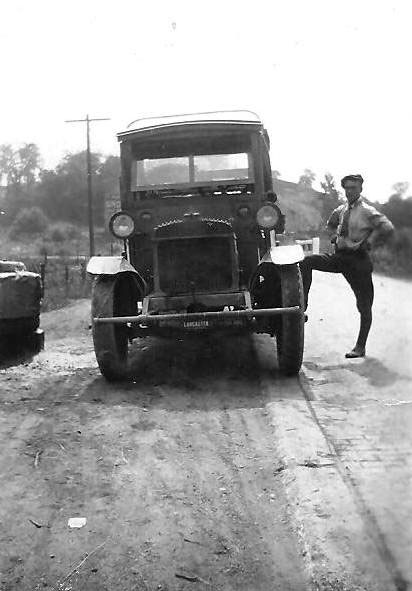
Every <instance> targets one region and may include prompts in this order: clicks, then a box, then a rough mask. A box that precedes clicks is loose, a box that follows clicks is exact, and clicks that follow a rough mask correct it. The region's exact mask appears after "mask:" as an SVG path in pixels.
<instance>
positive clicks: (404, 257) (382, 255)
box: [372, 228, 412, 277]
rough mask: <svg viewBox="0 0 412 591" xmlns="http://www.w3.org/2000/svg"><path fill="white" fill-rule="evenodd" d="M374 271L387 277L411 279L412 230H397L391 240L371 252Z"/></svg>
mask: <svg viewBox="0 0 412 591" xmlns="http://www.w3.org/2000/svg"><path fill="white" fill-rule="evenodd" d="M372 256H373V262H374V266H375V269H376V270H377V271H381V272H382V273H386V274H388V275H397V276H408V277H412V228H398V229H396V230H395V235H394V237H393V239H392V240H391V241H390V242H389V243H387V244H385V245H384V246H381V247H380V248H377V249H375V250H374V252H373V255H372Z"/></svg>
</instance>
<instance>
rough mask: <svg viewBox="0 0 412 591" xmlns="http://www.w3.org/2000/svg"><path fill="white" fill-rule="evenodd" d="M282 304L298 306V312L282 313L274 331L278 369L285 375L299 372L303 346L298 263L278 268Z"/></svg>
mask: <svg viewBox="0 0 412 591" xmlns="http://www.w3.org/2000/svg"><path fill="white" fill-rule="evenodd" d="M279 273H280V282H281V297H282V306H299V307H300V312H299V313H298V314H283V315H282V316H281V317H280V318H279V323H278V329H277V331H276V342H277V350H278V363H279V369H280V371H281V372H282V373H284V374H285V375H288V376H291V375H296V374H298V373H299V370H300V368H301V365H302V359H303V346H304V326H305V320H304V299H303V286H302V277H301V274H300V269H299V266H298V265H295V264H294V265H285V266H282V267H280V268H279Z"/></svg>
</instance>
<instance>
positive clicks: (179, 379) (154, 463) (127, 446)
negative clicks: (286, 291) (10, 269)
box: [0, 277, 410, 591]
mask: <svg viewBox="0 0 412 591" xmlns="http://www.w3.org/2000/svg"><path fill="white" fill-rule="evenodd" d="M335 280H336V278H335V277H333V278H327V279H322V281H323V283H322V282H320V283H315V285H314V287H313V294H314V295H315V298H314V300H315V302H314V304H312V307H311V317H310V323H309V325H308V328H307V346H306V351H305V364H304V368H303V371H302V374H301V376H300V379H299V380H298V379H282V378H281V377H280V376H279V375H278V374H277V371H276V364H275V361H274V346H273V343H272V341H271V340H270V339H269V338H268V337H261V336H259V337H250V338H246V337H245V338H241V339H239V338H233V339H231V340H229V341H225V342H222V340H213V339H212V340H204V341H203V340H202V341H188V342H178V343H171V342H167V341H159V340H151V339H147V340H143V341H142V342H141V343H139V344H138V345H137V346H136V360H135V368H136V372H135V373H136V379H135V381H134V382H132V383H128V384H123V385H113V384H110V385H109V384H107V383H106V382H105V381H104V380H103V378H102V377H101V376H100V374H99V372H98V369H97V367H96V362H95V358H94V354H93V349H92V345H91V335H90V331H89V329H88V325H89V302H87V301H80V302H77V303H75V304H74V305H72V306H70V307H68V308H65V309H64V310H60V311H56V312H51V313H48V314H45V315H44V317H43V321H42V325H43V328H45V330H46V350H45V351H44V352H42V353H41V354H39V355H38V356H35V357H33V358H32V359H30V358H27V359H23V360H22V359H20V360H17V359H16V358H15V357H13V356H11V357H10V359H9V361H7V362H4V363H3V364H2V366H1V368H0V389H1V400H0V444H1V454H0V474H1V476H0V485H1V491H2V493H1V504H0V526H1V529H0V549H1V553H0V572H1V576H0V589H1V590H2V591H9V590H14V589H16V590H22V591H26V590H27V591H28V590H30V591H32V590H39V589H56V590H57V589H64V590H66V591H76V590H82V591H83V590H86V591H89V590H90V591H93V590H96V591H97V590H99V591H102V590H106V589H107V590H109V589H110V590H117V589H119V590H125V591H129V590H132V589H133V590H134V589H136V590H137V589H139V590H146V589H148V590H149V589H150V590H152V589H153V590H154V589H159V590H170V591H171V590H180V589H181V590H185V589H196V590H198V589H199V590H203V589H213V590H214V589H216V590H220V589H222V590H232V589H233V590H248V591H249V590H250V591H255V590H262V591H269V590H276V589H279V590H287V589H290V590H293V591H295V590H296V591H299V590H300V589H302V590H303V589H325V590H332V589H333V590H336V591H345V590H346V591H350V590H354V589H359V590H360V589H368V590H369V589H370V590H377V589H379V590H380V591H381V590H382V591H389V590H390V589H403V590H406V589H407V588H408V586H407V585H408V573H407V570H408V568H407V558H406V556H407V553H408V551H409V550H410V546H408V544H409V539H407V536H406V535H405V536H404V537H403V538H402V541H403V542H404V546H403V548H397V544H396V540H394V535H395V533H396V532H394V530H393V527H392V525H393V524H392V522H391V521H390V519H389V521H388V516H387V515H386V517H385V518H386V521H385V520H384V519H383V520H381V517H380V515H381V512H385V507H387V505H385V500H386V501H387V498H386V497H382V499H381V502H380V503H377V508H376V511H375V500H374V497H373V495H372V493H371V490H372V488H373V486H375V489H376V479H375V481H374V483H372V482H371V481H370V480H369V479H367V478H366V471H365V470H364V466H365V464H362V463H359V466H362V469H363V472H362V471H359V470H358V471H356V470H355V468H356V465H357V464H356V462H357V460H358V459H359V454H361V453H362V451H364V448H362V446H358V447H359V448H357V447H356V442H357V441H358V440H357V439H356V433H355V432H354V431H356V428H357V427H358V428H359V429H360V430H361V431H362V429H363V431H362V436H363V437H365V432H366V431H367V427H368V424H369V423H368V420H366V419H365V420H363V419H362V420H363V422H362V423H360V422H359V421H360V419H359V417H358V423H356V422H355V423H354V424H352V423H350V422H349V423H345V421H343V422H342V417H343V415H345V417H346V416H348V415H349V413H350V412H352V411H353V413H354V412H355V410H356V409H355V408H353V391H354V388H355V391H356V392H357V398H356V401H357V406H359V400H360V399H361V398H362V396H363V390H362V387H363V386H362V387H361V388H359V382H356V384H355V386H356V387H355V386H354V382H353V375H354V371H353V368H354V367H355V368H358V369H357V372H358V373H357V374H355V377H359V375H360V379H363V378H364V377H365V379H366V380H367V381H368V384H369V385H370V388H369V389H367V390H366V391H365V397H366V399H367V400H368V401H369V403H370V401H371V400H372V399H373V398H374V397H376V395H377V393H378V394H379V393H382V388H381V386H379V385H376V383H375V385H374V382H373V379H374V376H376V367H377V366H378V365H379V363H378V361H377V360H376V358H374V357H373V358H372V360H371V359H367V360H361V362H360V363H357V362H355V364H354V365H353V364H350V362H348V361H346V362H345V361H342V353H343V352H344V351H345V347H344V345H346V343H343V342H342V344H341V340H342V332H340V331H339V325H338V323H339V314H340V312H341V310H340V309H339V308H338V307H336V310H335V309H334V307H333V306H329V308H328V309H329V313H328V315H327V316H326V317H324V315H323V313H322V310H323V308H322V307H321V303H320V302H321V298H322V297H324V296H322V295H321V294H322V293H323V294H324V293H325V291H326V293H327V295H326V300H327V301H329V302H330V301H331V297H332V296H331V294H332V295H333V294H334V293H335V291H334V290H335V289H336V284H335ZM389 283H390V282H389V280H385V286H386V285H389ZM337 285H338V290H339V289H340V290H345V287H343V284H339V283H338V284H337ZM391 285H392V284H391ZM395 285H396V289H397V290H398V291H397V293H400V292H399V286H398V285H397V284H395ZM388 289H389V288H388ZM317 290H318V291H317ZM328 290H329V291H328ZM383 291H384V290H381V296H379V297H382V301H378V306H379V309H380V310H382V309H384V308H385V305H386V304H385V302H386V300H385V297H383V295H382V292H383ZM316 294H319V297H317V295H316ZM328 294H329V295H328ZM340 296H341V297H342V298H343V300H342V301H343V302H345V301H346V300H345V298H346V297H348V298H350V297H351V296H350V294H349V293H347V292H346V291H342V294H340ZM347 301H348V302H349V306H348V309H350V306H352V305H353V303H352V302H351V301H350V300H349V299H348V300H347ZM382 306H383V308H382ZM350 313H351V312H348V314H350ZM381 319H382V314H381ZM352 320H356V317H355V316H353V317H352ZM341 327H342V323H341ZM406 328H407V327H406V326H405V329H406ZM351 329H352V327H351V319H350V317H349V320H348V322H347V323H346V324H345V326H344V327H343V328H342V331H343V338H348V339H349V338H352V336H354V333H353V332H351ZM398 329H399V330H400V331H401V333H402V335H403V334H404V332H402V331H403V327H402V323H400V324H399V327H398ZM375 330H378V331H380V332H379V334H381V333H384V332H385V328H384V327H382V324H381V322H378V323H377V325H376V328H375ZM386 330H387V329H386ZM405 338H406V341H405V342H406V344H405V343H404V346H403V348H402V352H401V353H400V354H404V352H405V350H407V348H408V346H409V340H408V338H407V337H406V336H405ZM337 339H340V340H339V347H338V346H336V343H337ZM373 342H374V343H375V344H374V345H373V347H375V349H376V348H377V349H378V351H377V352H375V350H374V349H372V350H373V352H374V354H375V355H381V357H382V356H383V351H382V349H379V347H380V346H381V345H379V346H378V345H377V344H376V343H377V339H376V338H375V339H374V341H373ZM351 344H352V342H348V343H347V345H348V346H349V345H351ZM382 347H383V346H382ZM346 348H347V347H346ZM338 358H339V363H338ZM391 363H393V364H394V367H395V365H396V364H397V363H399V355H394V356H393V362H391ZM339 364H340V365H339ZM362 364H363V365H362ZM368 364H369V365H368ZM337 365H339V367H336V366H337ZM382 366H383V364H382V363H381V364H380V365H379V367H378V369H380V373H379V372H378V373H379V376H380V377H379V379H380V380H381V382H382V380H383V381H384V382H385V379H386V378H385V376H386V377H387V376H388V373H387V371H390V372H392V373H391V374H390V375H391V376H392V378H393V379H392V382H391V387H393V388H396V385H395V386H393V383H397V379H398V378H397V377H396V376H398V375H399V374H398V373H396V371H395V369H391V370H390V369H388V370H387V371H386V373H385V370H384V369H382ZM331 368H332V369H331ZM362 368H363V369H362ZM339 372H340V373H339ZM362 372H363V373H362ZM394 376H395V377H394ZM393 380H395V381H393ZM375 382H376V380H375ZM386 382H387V379H386ZM362 383H363V382H362ZM402 383H403V384H405V381H404V382H402ZM322 388H323V390H322ZM327 388H329V390H328V389H327ZM393 392H394V391H392V394H393ZM351 405H352V406H351ZM362 416H363V415H362ZM345 424H346V425H348V428H350V429H351V436H350V437H348V438H347V441H346V447H345V446H342V445H341V446H340V447H339V445H338V444H339V442H340V441H341V440H343V439H345V428H346V427H345ZM362 425H363V427H362ZM403 428H404V430H405V431H406V422H405V425H404V427H403ZM336 429H338V430H336ZM352 440H353V442H355V445H354V446H352V447H351V441H352ZM403 441H404V440H403ZM404 443H405V441H404ZM408 449H409V443H407V444H405V445H403V447H402V452H403V453H404V456H405V457H406V450H408ZM345 453H346V454H350V453H352V456H351V457H350V460H351V463H350V466H351V467H354V469H353V470H352V472H351V475H350V476H351V477H350V478H349V477H348V475H347V473H346V472H345V470H346V468H343V469H342V462H343V461H349V460H348V458H347V457H346V456H345ZM389 455H390V454H389ZM389 455H388V454H387V457H388V458H389ZM390 458H392V459H393V456H390ZM387 467H388V466H386V468H387ZM315 468H321V469H315ZM341 472H342V473H341ZM374 475H375V476H376V477H377V473H376V471H375V472H374ZM379 475H380V476H382V473H381V472H380V473H379ZM406 476H408V474H406ZM394 477H395V475H394ZM409 482H410V481H409ZM362 486H364V488H362ZM398 486H400V485H399V484H398ZM407 486H408V485H407V483H405V485H404V486H403V488H402V491H401V492H402V495H404V494H405V491H406V490H407ZM365 487H366V488H365ZM355 489H356V490H357V493H356V494H355V493H354V492H353V491H354V490H355ZM356 495H358V496H356ZM359 498H360V499H361V501H362V503H363V505H362V503H360V501H359ZM395 513H396V511H395ZM399 515H400V513H399V512H398V513H397V516H398V517H399ZM72 517H84V518H86V519H87V523H86V525H85V526H84V527H82V528H80V529H71V528H70V527H68V520H69V518H72ZM385 524H386V525H385ZM385 527H386V529H388V528H389V530H390V531H389V533H388V531H386V530H385ZM391 528H392V529H391ZM408 531H409V530H408ZM391 535H392V538H391ZM382 540H383V541H384V543H383V546H382ZM393 546H394V547H393ZM385 553H386V554H385Z"/></svg>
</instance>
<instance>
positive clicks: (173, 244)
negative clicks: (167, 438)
mask: <svg viewBox="0 0 412 591" xmlns="http://www.w3.org/2000/svg"><path fill="white" fill-rule="evenodd" d="M118 139H119V141H120V153H121V178H120V195H121V211H118V212H116V213H115V214H114V215H113V216H112V218H111V220H110V224H109V225H110V230H111V232H112V233H113V235H114V236H115V237H117V238H118V239H121V240H122V241H123V245H124V246H123V248H124V252H123V255H122V256H119V257H106V256H97V257H92V258H91V259H90V261H89V264H88V268H87V270H88V272H89V273H91V274H92V275H94V287H93V295H92V318H93V320H92V328H93V340H94V348H95V353H96V358H97V362H98V365H99V368H100V370H101V373H102V374H103V375H104V376H105V378H106V379H107V380H119V379H125V378H127V377H128V376H129V375H130V367H129V365H130V359H129V349H130V347H131V343H132V341H133V339H136V338H139V337H145V336H147V335H158V336H167V337H176V338H182V336H184V335H189V334H193V333H194V334H204V333H209V332H211V331H213V332H217V331H220V332H223V333H225V334H230V333H239V332H258V333H268V334H269V335H271V336H272V337H275V338H276V342H277V347H276V350H277V358H278V365H279V368H280V370H281V371H282V372H284V373H285V374H289V375H292V374H296V373H298V372H299V369H300V367H301V363H302V354H303V344H304V309H303V294H302V281H301V276H300V270H299V264H298V263H299V261H301V260H302V259H303V258H304V254H303V250H302V247H301V246H300V245H298V244H287V245H279V240H278V237H279V235H280V234H282V232H283V231H284V224H285V220H284V216H283V215H282V213H281V211H280V209H279V207H278V206H277V204H276V195H275V194H274V192H273V186H272V175H271V165H270V158H269V137H268V133H267V131H266V129H265V128H264V126H263V124H262V122H261V120H260V118H259V117H258V116H257V115H256V114H255V113H252V112H249V111H225V112H212V113H195V114H190V115H180V116H166V117H159V118H146V119H139V120H136V121H134V122H132V123H131V124H130V125H129V126H128V127H127V129H126V130H125V131H123V132H121V133H119V134H118Z"/></svg>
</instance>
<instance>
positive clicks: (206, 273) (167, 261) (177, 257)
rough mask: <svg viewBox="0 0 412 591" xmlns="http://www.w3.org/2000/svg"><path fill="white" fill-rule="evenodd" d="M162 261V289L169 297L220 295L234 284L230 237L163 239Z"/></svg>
mask: <svg viewBox="0 0 412 591" xmlns="http://www.w3.org/2000/svg"><path fill="white" fill-rule="evenodd" d="M158 258H159V276H160V288H161V290H162V291H164V292H165V293H167V294H177V293H191V292H216V291H222V290H225V289H229V288H230V287H231V285H232V257H231V241H230V240H229V239H228V238H227V237H221V236H219V237H209V236H208V237H205V238H181V239H171V240H162V241H160V242H159V244H158Z"/></svg>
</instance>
